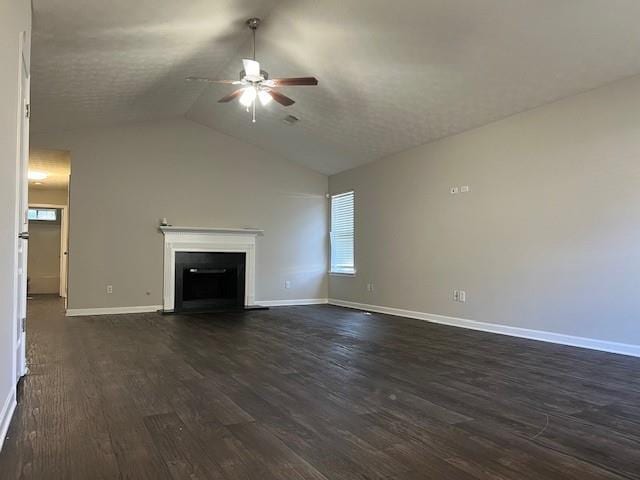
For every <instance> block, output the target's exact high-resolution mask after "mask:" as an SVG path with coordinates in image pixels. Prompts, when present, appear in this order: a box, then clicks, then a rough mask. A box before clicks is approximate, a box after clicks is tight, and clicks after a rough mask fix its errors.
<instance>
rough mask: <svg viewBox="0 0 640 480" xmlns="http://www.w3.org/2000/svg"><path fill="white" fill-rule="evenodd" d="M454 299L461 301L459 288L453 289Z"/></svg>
mask: <svg viewBox="0 0 640 480" xmlns="http://www.w3.org/2000/svg"><path fill="white" fill-rule="evenodd" d="M453 301H454V302H458V301H460V292H459V291H458V290H454V291H453Z"/></svg>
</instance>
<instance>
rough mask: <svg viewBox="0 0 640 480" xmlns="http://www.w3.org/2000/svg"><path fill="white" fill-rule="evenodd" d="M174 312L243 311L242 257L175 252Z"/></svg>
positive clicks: (243, 261) (225, 253)
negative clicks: (228, 309)
mask: <svg viewBox="0 0 640 480" xmlns="http://www.w3.org/2000/svg"><path fill="white" fill-rule="evenodd" d="M175 265H176V267H175V272H176V273H175V275H176V278H175V289H176V292H175V306H174V311H176V312H180V311H187V310H192V311H193V310H215V309H227V308H243V307H244V306H245V305H244V293H245V292H244V285H245V265H246V255H245V254H244V253H230V252H176V259H175Z"/></svg>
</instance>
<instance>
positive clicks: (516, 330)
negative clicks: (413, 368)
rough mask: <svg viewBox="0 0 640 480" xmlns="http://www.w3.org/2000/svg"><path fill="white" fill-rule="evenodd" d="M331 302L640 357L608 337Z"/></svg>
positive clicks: (637, 350)
mask: <svg viewBox="0 0 640 480" xmlns="http://www.w3.org/2000/svg"><path fill="white" fill-rule="evenodd" d="M329 303H330V304H331V305H337V306H340V307H347V308H355V309H357V310H367V311H371V312H376V313H386V314H388V315H396V316H399V317H408V318H414V319H417V320H424V321H427V322H432V323H440V324H443V325H449V326H452V327H460V328H467V329H470V330H480V331H482V332H490V333H497V334H500V335H509V336H511V337H520V338H528V339H530V340H539V341H542V342H549V343H558V344H561V345H569V346H572V347H581V348H588V349H591V350H600V351H603V352H610V353H619V354H622V355H629V356H632V357H640V345H632V344H628V343H617V342H609V341H605V340H596V339H594V338H585V337H575V336H573V335H564V334H562V333H553V332H546V331H544V330H531V329H528V328H520V327H510V326H508V325H499V324H496V323H486V322H478V321H476V320H468V319H466V318H458V317H447V316H445V315H436V314H433V313H424V312H414V311H412V310H402V309H400V308H392V307H383V306H379V305H367V304H365V303H356V302H349V301H346V300H339V299H335V298H330V299H329Z"/></svg>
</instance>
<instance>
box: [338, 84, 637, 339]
mask: <svg viewBox="0 0 640 480" xmlns="http://www.w3.org/2000/svg"><path fill="white" fill-rule="evenodd" d="M639 112H640V78H634V79H629V80H626V81H622V82H619V83H617V84H613V85H610V86H607V87H605V88H601V89H598V90H595V91H592V92H589V93H586V94H583V95H579V96H575V97H572V98H569V99H565V100H563V101H559V102H557V103H554V104H551V105H548V106H545V107H542V108H539V109H536V110H533V111H529V112H526V113H523V114H520V115H516V116H513V117H510V118H508V119H505V120H503V121H500V122H497V123H494V124H491V125H487V126H484V127H481V128H478V129H475V130H472V131H468V132H466V133H463V134H460V135H457V136H453V137H449V138H446V139H443V140H440V141H436V142H433V143H430V144H427V145H424V146H421V147H418V148H415V149H412V150H410V151H406V152H403V153H401V154H398V155H394V156H392V157H388V158H386V159H383V160H381V161H378V162H376V163H373V164H369V165H366V166H363V167H361V168H357V169H354V170H351V171H347V172H343V173H341V174H338V175H335V176H332V177H330V181H329V184H330V190H331V192H332V193H337V192H341V191H344V190H348V189H355V192H356V262H357V269H358V272H357V276H356V277H354V278H347V277H331V278H330V297H332V298H338V299H343V300H349V301H354V302H361V303H366V304H373V305H380V306H388V307H396V308H401V309H407V310H413V311H419V312H427V313H434V314H443V315H449V316H454V317H463V318H468V319H474V320H478V321H483V322H489V323H498V324H504V325H510V326H516V327H524V328H529V329H537V330H545V331H550V332H557V333H562V334H569V335H575V336H582V337H589V338H595V339H602V340H608V341H617V342H622V343H631V344H640V323H639V320H640V114H639ZM461 185H469V186H470V187H471V193H468V194H458V195H451V194H450V193H449V188H450V187H451V186H461ZM369 282H372V283H373V284H374V291H373V292H368V291H367V289H366V284H367V283H369ZM454 289H462V290H465V291H466V293H467V302H466V303H465V304H461V303H455V302H453V301H452V291H453V290H454Z"/></svg>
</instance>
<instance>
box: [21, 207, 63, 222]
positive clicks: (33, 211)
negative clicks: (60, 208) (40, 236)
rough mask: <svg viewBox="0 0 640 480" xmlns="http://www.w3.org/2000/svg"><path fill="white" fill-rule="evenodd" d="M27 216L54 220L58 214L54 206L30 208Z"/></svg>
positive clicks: (34, 218) (48, 220)
mask: <svg viewBox="0 0 640 480" xmlns="http://www.w3.org/2000/svg"><path fill="white" fill-rule="evenodd" d="M27 218H28V219H29V220H43V221H45V222H55V221H56V220H57V219H58V214H57V211H56V209H55V208H30V209H29V213H28V215H27Z"/></svg>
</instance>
